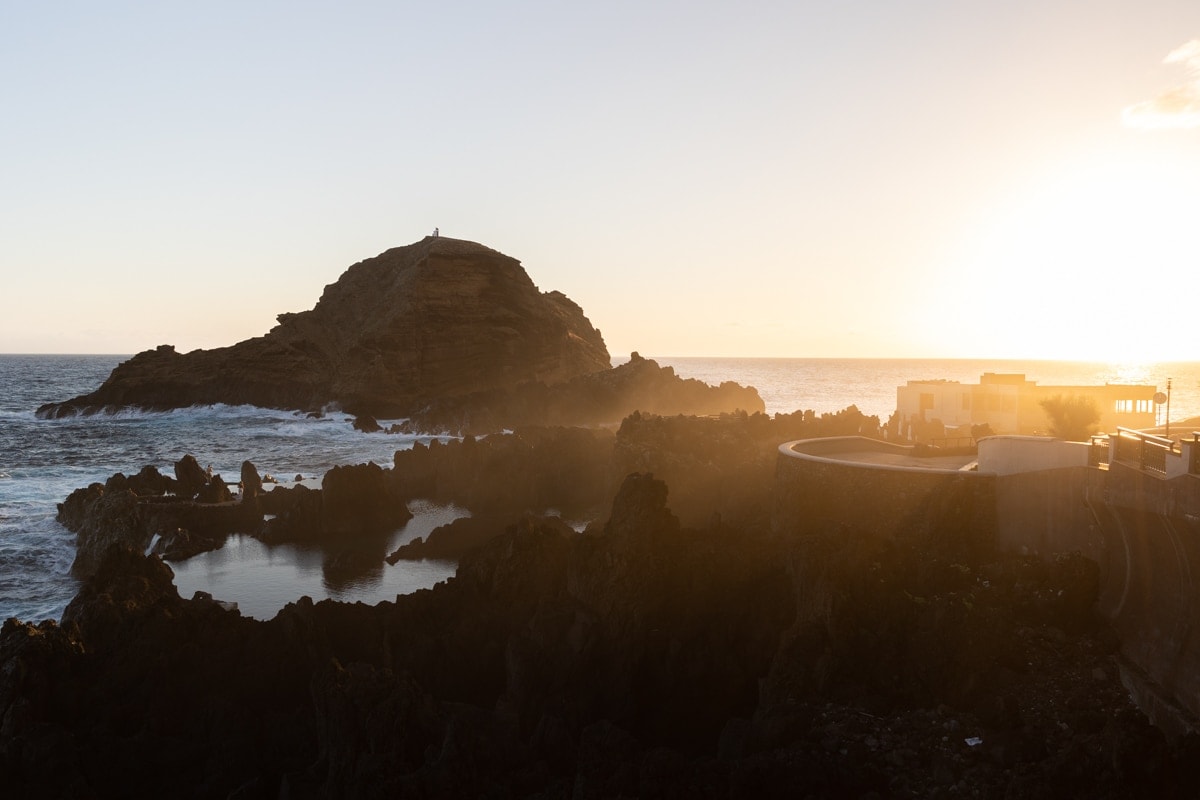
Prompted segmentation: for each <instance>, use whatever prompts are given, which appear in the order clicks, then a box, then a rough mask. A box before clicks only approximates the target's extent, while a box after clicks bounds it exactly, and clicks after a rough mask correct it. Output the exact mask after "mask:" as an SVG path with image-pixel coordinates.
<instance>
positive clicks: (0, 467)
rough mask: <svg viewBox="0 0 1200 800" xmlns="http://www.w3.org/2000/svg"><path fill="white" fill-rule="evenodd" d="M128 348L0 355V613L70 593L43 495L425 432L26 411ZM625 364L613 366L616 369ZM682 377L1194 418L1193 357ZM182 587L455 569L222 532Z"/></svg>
mask: <svg viewBox="0 0 1200 800" xmlns="http://www.w3.org/2000/svg"><path fill="white" fill-rule="evenodd" d="M125 358H126V356H65V355H30V356H21V355H0V387H3V388H4V392H3V393H2V394H0V619H4V618H7V617H10V616H15V617H19V618H21V619H28V620H40V619H45V618H55V619H57V618H59V617H60V616H61V615H62V612H63V609H64V608H65V607H66V604H67V602H68V601H69V600H70V599H71V597H72V596H74V594H75V591H76V589H77V586H76V582H75V580H74V579H73V578H72V577H71V575H70V566H71V561H72V559H73V557H74V547H73V540H74V535H73V534H71V533H70V532H68V531H67V530H65V529H64V528H63V527H62V526H61V525H59V524H58V523H57V522H56V521H55V519H54V515H55V511H56V504H57V503H60V502H62V501H63V500H64V499H65V498H66V496H67V495H68V494H70V492H71V491H73V490H74V489H77V488H79V487H83V486H87V485H88V484H89V483H93V482H96V481H100V482H102V481H104V480H106V479H107V478H108V477H109V476H110V475H112V474H113V473H114V472H124V473H126V474H130V473H133V472H136V471H138V470H139V469H141V468H142V467H143V466H145V465H152V466H155V467H157V468H158V469H159V470H160V471H162V472H164V473H167V474H171V472H172V469H173V464H174V463H175V461H177V460H178V459H179V458H180V457H181V456H183V455H184V454H185V453H191V454H192V455H194V456H195V457H196V458H197V460H199V462H200V463H201V464H203V465H208V464H211V465H212V467H213V471H214V472H216V473H221V474H223V475H225V476H226V477H227V479H231V480H234V481H235V480H236V479H237V476H238V475H239V471H240V466H241V462H242V460H243V459H250V460H251V461H253V462H254V463H255V464H256V465H257V466H258V468H259V471H260V472H262V473H271V474H273V475H274V476H276V477H277V478H279V479H281V480H283V481H289V482H290V481H292V480H293V479H294V478H295V477H296V476H297V475H299V476H303V477H304V478H305V479H306V480H307V482H309V484H310V485H313V486H318V485H319V484H320V477H321V476H322V475H323V474H324V473H325V471H326V470H328V469H329V468H330V467H332V466H334V465H336V464H347V463H362V462H365V461H374V462H375V463H377V464H380V465H383V466H387V465H390V464H391V462H392V456H393V454H394V452H395V451H396V450H398V449H407V448H409V447H411V446H412V444H413V442H414V441H417V440H418V439H421V440H424V441H428V440H429V439H430V438H432V437H413V436H392V435H383V434H363V433H360V432H357V431H355V430H353V428H352V427H351V425H350V421H351V420H350V418H349V417H348V416H346V415H344V414H341V413H337V412H334V413H330V414H327V415H326V416H324V417H323V418H321V419H309V418H307V417H306V416H305V415H302V414H296V413H291V412H287V411H274V410H268V409H258V408H253V407H249V406H213V407H203V408H191V409H183V410H178V411H170V412H154V413H147V412H137V411H127V412H122V413H119V414H114V415H95V416H88V417H74V418H66V419H58V420H40V419H37V418H36V416H35V415H34V411H35V410H36V409H37V407H38V406H40V405H41V404H43V403H46V402H50V401H57V400H65V399H68V398H71V397H74V396H76V395H79V394H83V393H85V392H88V391H91V390H92V389H94V388H96V387H97V386H99V385H100V384H101V383H102V382H103V381H104V379H105V378H106V377H108V374H109V372H111V371H112V369H113V367H115V366H116V365H117V364H118V363H120V362H121V361H123V360H124V359H125ZM624 360H625V359H623V358H618V359H614V363H620V362H623V361H624ZM655 360H656V361H658V362H659V363H660V364H662V365H664V366H670V367H672V368H673V369H674V370H675V372H676V373H677V374H679V375H680V376H681V377H684V378H696V379H699V380H702V381H704V382H705V383H711V384H716V383H720V382H722V381H727V380H732V381H737V382H738V383H742V384H748V385H751V386H754V387H755V388H756V389H758V391H759V394H760V395H761V396H762V398H763V401H764V402H765V404H766V407H767V412H768V413H771V414H775V413H788V412H791V411H796V410H804V409H811V410H813V411H816V412H818V413H824V412H833V411H839V410H841V409H843V408H846V407H847V406H850V405H856V406H857V407H858V408H859V409H860V410H861V411H862V412H864V413H865V414H868V415H871V414H874V415H877V416H878V417H879V418H880V421H886V420H887V418H888V416H889V415H890V414H891V413H892V411H893V410H894V409H895V402H896V387H897V386H901V385H903V384H904V383H906V382H907V381H909V380H917V379H925V378H944V379H949V380H958V381H962V382H964V383H974V382H977V381H978V380H979V376H980V375H981V374H983V373H984V372H1022V373H1025V375H1026V377H1028V378H1029V379H1030V380H1036V381H1038V382H1039V383H1040V384H1043V385H1046V384H1052V385H1072V384H1075V385H1079V384H1083V385H1087V384H1102V383H1106V382H1111V383H1153V384H1156V385H1157V386H1159V388H1160V389H1165V387H1166V382H1167V378H1168V377H1170V378H1173V385H1172V394H1171V418H1172V420H1173V421H1175V420H1179V421H1182V420H1183V419H1185V418H1188V417H1197V416H1200V363H1173V364H1136V365H1135V364H1126V365H1122V364H1099V363H1091V364H1084V363H1073V362H1059V361H1004V360H989V361H981V360H909V359H812V358H804V359H778V358H672V357H655ZM413 510H414V511H415V512H416V513H417V516H416V518H415V519H414V520H413V521H412V522H410V523H409V525H408V526H406V528H404V529H402V530H400V531H397V532H396V533H395V535H394V536H393V541H392V542H391V543H390V546H391V547H395V546H399V544H400V543H402V542H404V541H406V540H409V539H412V538H414V537H415V536H418V535H421V536H423V535H426V534H427V533H428V531H429V530H431V529H432V528H433V527H434V526H436V525H438V524H441V523H442V522H443V521H447V520H449V519H451V518H453V517H455V516H458V515H461V514H462V513H465V512H463V511H462V510H460V509H454V508H438V507H434V506H430V505H428V504H420V505H417V506H415V507H414V508H413ZM172 568H173V569H174V570H175V572H176V584H177V585H178V586H179V588H180V592H181V594H183V595H184V596H185V597H190V596H191V594H192V593H193V592H194V591H196V590H197V589H204V590H206V591H210V592H211V593H212V594H213V595H214V596H215V597H217V598H218V599H221V600H232V601H235V602H238V604H239V607H240V608H241V610H242V612H243V613H246V614H249V615H252V616H256V617H260V618H266V617H270V616H272V615H273V614H274V613H275V611H276V610H278V609H279V608H280V607H282V606H283V605H284V604H285V603H287V602H289V601H291V600H295V599H297V598H299V597H300V596H301V595H308V596H310V597H312V598H313V599H314V600H320V599H323V598H326V597H331V598H335V599H343V600H362V601H365V602H371V603H373V602H378V601H380V600H385V599H387V600H390V599H393V598H394V597H395V596H396V595H397V594H403V593H407V592H411V591H415V590H416V589H418V588H422V587H425V586H430V585H432V584H433V583H436V582H437V581H439V580H444V579H445V578H447V577H449V576H450V575H452V574H453V571H454V565H453V564H452V563H447V562H433V561H430V562H417V563H415V564H414V563H410V562H403V561H402V562H399V563H398V564H397V565H396V566H394V567H393V566H386V565H385V566H383V567H381V568H380V569H379V570H377V571H375V572H372V573H368V574H367V575H364V576H360V577H359V578H357V579H355V580H353V581H349V582H345V581H339V580H336V579H331V578H330V577H329V576H328V575H327V574H326V572H325V570H324V568H323V557H322V554H321V553H320V552H319V551H314V550H311V549H304V548H299V547H296V546H292V545H279V546H275V547H267V546H266V545H263V544H261V543H260V542H258V541H257V540H255V539H253V538H251V537H244V536H235V537H232V538H231V539H230V540H229V541H228V542H227V543H226V545H225V547H223V548H222V549H221V550H218V551H215V552H214V553H209V554H205V555H202V556H198V557H196V558H193V559H190V560H188V561H187V562H184V563H182V564H175V565H172Z"/></svg>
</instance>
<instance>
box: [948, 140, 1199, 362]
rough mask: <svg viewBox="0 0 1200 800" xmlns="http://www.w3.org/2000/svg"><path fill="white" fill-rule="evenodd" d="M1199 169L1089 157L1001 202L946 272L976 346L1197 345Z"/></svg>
mask: <svg viewBox="0 0 1200 800" xmlns="http://www.w3.org/2000/svg"><path fill="white" fill-rule="evenodd" d="M1198 189H1200V176H1198V175H1197V174H1196V173H1195V172H1194V171H1184V170H1181V169H1179V168H1178V167H1177V166H1176V165H1175V164H1173V163H1171V162H1170V160H1169V159H1166V158H1161V157H1160V158H1153V157H1147V156H1146V155H1144V154H1142V155H1140V156H1138V157H1126V158H1116V157H1109V158H1093V159H1091V160H1090V161H1089V162H1088V163H1086V164H1077V165H1074V166H1073V167H1071V168H1068V169H1064V170H1063V171H1062V172H1060V173H1059V174H1056V175H1054V176H1052V177H1051V178H1050V179H1049V180H1045V181H1044V182H1043V183H1041V184H1040V185H1039V186H1037V187H1036V188H1033V189H1028V190H1025V191H1022V192H1021V193H1019V195H1018V196H1014V197H1013V198H1012V199H1011V200H1010V201H1008V202H1005V203H1003V204H1002V205H1001V207H999V208H997V209H995V210H994V212H993V213H992V214H990V215H989V219H988V220H987V221H986V222H985V223H984V224H983V225H982V226H980V228H979V229H977V230H975V231H972V232H971V234H970V235H969V237H967V238H966V240H965V241H964V242H963V245H962V248H961V249H960V251H959V258H958V259H957V260H956V261H957V263H956V265H955V270H954V271H955V273H956V277H957V278H958V279H959V280H960V281H961V283H960V285H963V284H965V285H967V286H970V287H971V291H970V293H969V296H970V298H971V301H972V305H973V313H972V314H969V315H966V320H965V321H967V325H968V327H969V330H968V331H966V332H964V337H963V339H964V343H965V342H966V341H971V342H972V344H973V345H974V346H976V347H977V348H980V350H979V352H989V353H996V354H1000V353H1008V354H1011V355H1012V356H1014V357H1022V358H1026V357H1037V358H1048V359H1077V360H1089V361H1139V360H1140V361H1146V360H1150V361H1163V360H1191V359H1195V358H1197V357H1198V356H1200V353H1197V351H1196V344H1197V340H1196V338H1195V336H1194V333H1193V331H1194V324H1193V323H1192V322H1191V319H1190V318H1191V314H1190V313H1189V312H1188V310H1187V307H1188V305H1189V304H1190V302H1191V301H1192V298H1193V297H1194V296H1195V293H1196V291H1197V289H1200V271H1198V270H1197V267H1198V266H1200V263H1198V262H1200V259H1197V258H1196V255H1195V254H1196V251H1197V248H1196V235H1195V231H1196V226H1197V223H1198V222H1200V191H1198Z"/></svg>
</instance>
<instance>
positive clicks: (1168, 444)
mask: <svg viewBox="0 0 1200 800" xmlns="http://www.w3.org/2000/svg"><path fill="white" fill-rule="evenodd" d="M1110 440H1111V441H1112V442H1113V443H1114V444H1115V446H1116V452H1115V453H1112V454H1110V458H1111V460H1112V461H1119V462H1121V463H1122V464H1130V465H1133V466H1136V467H1138V468H1139V469H1143V470H1145V471H1147V472H1155V473H1158V474H1160V475H1166V474H1167V454H1168V453H1171V454H1174V455H1178V454H1179V453H1178V451H1177V450H1176V449H1175V443H1174V442H1173V441H1172V440H1171V439H1165V438H1163V437H1162V436H1155V435H1153V434H1150V433H1142V432H1141V431H1135V430H1131V429H1129V428H1117V433H1116V435H1115V436H1112V437H1110ZM1194 461H1195V455H1194V452H1193V462H1194ZM1110 463H1111V462H1110Z"/></svg>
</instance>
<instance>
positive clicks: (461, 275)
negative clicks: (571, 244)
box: [38, 237, 610, 417]
mask: <svg viewBox="0 0 1200 800" xmlns="http://www.w3.org/2000/svg"><path fill="white" fill-rule="evenodd" d="M609 366H610V362H609V355H608V351H607V349H606V348H605V345H604V340H603V338H602V337H601V335H600V332H599V331H597V330H596V329H595V328H593V327H592V325H591V323H590V322H588V320H587V318H586V317H585V316H584V315H583V311H582V310H581V309H580V308H579V306H577V305H576V304H574V303H573V302H571V301H570V300H568V299H567V298H566V297H565V296H563V295H562V294H561V293H559V292H540V291H538V288H537V287H536V286H535V285H534V284H533V282H532V281H531V280H530V279H529V276H528V275H527V274H526V273H525V270H524V269H522V267H521V265H520V263H519V262H518V261H516V260H514V259H512V258H509V257H508V256H505V255H503V254H501V253H498V252H496V251H495V250H491V249H489V248H487V247H484V246H482V245H479V244H475V243H473V242H467V241H462V240H457V239H448V238H445V237H437V238H435V237H429V238H426V239H424V240H422V241H420V242H417V243H415V244H411V245H408V246H407V247H397V248H394V249H392V250H388V251H386V252H385V253H382V254H381V255H379V256H376V257H375V258H370V259H367V260H365V261H362V262H359V263H358V264H355V265H353V266H352V267H350V268H349V269H347V270H346V272H345V273H344V274H343V275H342V276H341V277H340V278H339V279H338V280H337V282H336V283H333V284H330V285H329V286H327V287H325V291H324V293H323V294H322V296H321V298H320V300H319V301H318V302H317V304H316V306H315V307H314V308H312V309H311V310H309V311H303V312H299V313H286V314H280V315H279V324H278V325H277V326H276V327H275V328H273V329H272V330H271V331H270V332H269V333H267V334H266V335H264V336H260V337H257V338H254V339H248V340H246V341H243V342H240V343H238V344H236V345H233V346H231V347H223V348H219V349H215V350H195V351H192V352H190V353H186V354H181V353H177V352H176V351H175V349H174V348H173V347H171V346H169V345H162V346H160V347H158V348H156V349H154V350H147V351H145V352H142V353H139V354H137V355H136V356H134V357H133V358H132V359H130V360H129V361H126V362H125V363H123V364H121V365H119V366H118V367H117V368H116V369H114V370H113V372H112V374H111V375H110V376H109V378H108V379H107V380H106V381H105V382H104V383H103V385H101V386H100V388H98V389H96V390H95V391H93V392H91V393H89V394H86V395H82V396H80V397H77V398H74V399H72V400H67V401H66V402H62V403H50V404H47V405H45V406H42V408H40V409H39V410H38V413H39V415H41V416H50V417H54V416H61V415H64V414H73V413H92V412H95V411H100V410H103V409H105V408H112V407H123V406H135V407H139V408H147V409H168V408H181V407H187V406H192V405H207V404H213V403H228V404H231V405H235V404H243V403H248V404H252V405H258V406H266V407H274V408H291V409H300V410H316V409H321V408H323V407H325V406H327V405H338V406H341V407H342V408H343V409H345V410H346V411H349V412H350V413H352V414H371V415H374V416H393V417H395V416H403V415H404V414H406V413H408V412H410V411H413V410H416V409H419V408H421V407H422V406H423V405H425V404H426V403H428V402H430V401H432V400H434V399H437V398H440V397H447V396H453V395H456V394H466V393H469V392H475V391H481V390H491V389H497V388H501V387H506V386H512V385H515V384H517V383H519V382H521V381H528V380H536V381H544V382H546V383H557V382H560V381H563V380H567V379H569V378H572V377H574V376H576V375H581V374H586V373H589V372H596V371H599V370H605V369H608V368H609Z"/></svg>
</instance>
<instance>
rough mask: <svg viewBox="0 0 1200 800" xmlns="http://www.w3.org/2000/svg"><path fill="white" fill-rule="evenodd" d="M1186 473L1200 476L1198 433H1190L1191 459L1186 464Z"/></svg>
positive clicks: (1199, 435) (1199, 440) (1199, 438)
mask: <svg viewBox="0 0 1200 800" xmlns="http://www.w3.org/2000/svg"><path fill="white" fill-rule="evenodd" d="M1188 473H1189V474H1191V475H1200V432H1197V431H1192V458H1191V461H1190V462H1189V463H1188Z"/></svg>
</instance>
